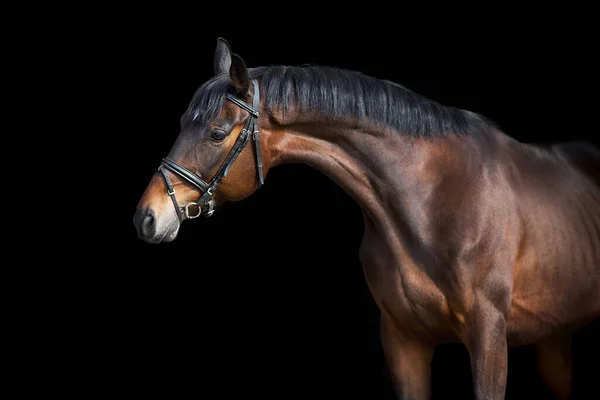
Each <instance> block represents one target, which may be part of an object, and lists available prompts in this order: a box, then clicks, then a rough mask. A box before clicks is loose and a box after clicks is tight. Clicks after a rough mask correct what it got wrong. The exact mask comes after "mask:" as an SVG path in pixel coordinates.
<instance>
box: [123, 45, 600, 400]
mask: <svg viewBox="0 0 600 400" xmlns="http://www.w3.org/2000/svg"><path fill="white" fill-rule="evenodd" d="M213 68H214V75H213V76H212V77H211V78H210V79H208V80H207V81H206V82H204V83H203V84H202V85H201V86H200V87H199V88H198V89H197V91H196V92H195V94H194V95H193V97H192V99H191V101H190V102H189V104H188V107H187V109H186V111H185V112H184V114H183V115H182V117H181V121H180V124H181V130H180V133H179V135H178V136H177V138H176V140H175V142H174V144H173V146H172V148H171V149H170V151H169V152H168V154H167V155H166V157H165V158H163V159H162V160H161V162H160V163H159V167H158V169H157V171H156V172H155V173H154V174H153V176H152V177H151V179H150V182H149V184H148V186H147V188H146V189H145V191H144V192H143V194H142V196H141V199H140V200H139V203H138V205H137V207H136V210H135V213H134V216H133V223H134V225H135V228H136V230H137V233H138V236H139V238H141V239H142V240H144V241H146V242H148V243H151V244H158V243H164V242H170V241H173V240H175V239H176V237H177V234H178V231H179V228H180V226H181V223H183V221H187V220H189V219H194V218H197V217H200V216H202V217H210V216H211V215H213V213H214V212H215V211H217V210H218V209H219V208H220V207H221V205H222V204H225V203H227V202H232V201H241V200H243V199H246V198H248V197H249V196H251V195H252V194H253V193H254V192H255V191H256V190H257V189H258V188H260V187H261V186H262V185H263V184H264V181H265V178H266V176H267V174H268V172H269V170H270V169H271V168H274V167H276V166H278V165H283V164H286V163H304V164H306V165H308V166H310V167H313V168H316V169H317V170H319V171H320V172H322V173H323V174H325V175H326V176H328V177H329V178H330V179H332V180H333V181H334V182H335V183H336V184H337V185H339V186H340V187H341V188H342V189H343V190H344V191H345V192H346V193H347V194H348V195H349V196H350V197H351V198H352V199H353V200H354V201H355V202H357V203H358V205H359V206H360V208H361V210H362V214H363V218H364V235H363V237H362V242H361V244H360V248H359V249H358V255H359V259H360V262H361V264H362V268H363V272H364V277H365V280H366V283H367V285H368V288H369V290H370V293H371V295H372V297H373V299H374V301H375V303H376V304H377V307H378V309H379V310H380V339H381V345H382V349H383V351H384V355H385V362H386V365H387V367H388V370H389V372H390V376H391V377H392V382H393V387H394V391H395V393H396V395H397V396H398V398H401V399H413V400H418V399H428V398H430V396H431V388H430V386H431V361H432V355H433V352H434V349H435V347H436V346H438V345H440V344H444V343H462V344H464V345H465V347H466V349H467V350H468V354H469V359H470V364H471V373H472V378H473V386H472V388H473V393H474V397H475V398H476V399H480V400H481V399H503V398H504V395H505V390H506V382H507V371H508V369H507V357H508V356H507V353H508V348H511V347H515V346H524V345H533V346H535V348H536V351H537V352H536V354H537V360H538V365H539V371H540V375H541V377H542V378H543V380H544V381H545V382H546V384H547V385H548V387H549V388H550V389H551V391H552V392H553V393H554V394H555V395H556V396H557V398H560V399H567V398H569V397H570V395H571V386H572V385H571V382H572V361H571V355H570V348H571V335H572V333H573V332H574V331H576V330H578V329H580V328H581V327H583V326H586V325H587V324H589V323H591V322H592V321H594V320H596V319H597V318H598V316H599V315H600V151H599V150H598V148H596V147H594V146H593V145H592V144H591V143H587V142H584V141H578V142H575V141H573V142H556V143H552V144H550V145H544V146H542V145H536V144H530V143H524V142H521V141H518V140H516V139H514V138H512V137H511V136H509V135H508V134H506V133H505V132H503V131H502V130H501V129H500V128H499V127H498V126H497V125H496V124H495V123H494V122H492V121H490V120H488V119H487V118H486V117H484V116H483V115H480V114H477V113H474V112H471V111H468V110H463V109H459V108H455V107H448V106H444V105H442V104H440V103H438V102H435V101H434V100H431V99H428V98H426V97H424V96H422V95H419V94H417V93H415V92H413V91H411V90H409V89H407V88H405V87H404V86H402V85H399V84H397V83H394V82H391V81H386V80H383V79H378V78H374V77H371V76H368V75H365V74H362V73H360V72H357V71H350V70H345V69H341V68H336V67H324V66H315V65H302V66H287V65H275V66H261V67H253V68H248V67H247V66H246V63H245V61H244V60H243V58H242V57H240V56H239V55H238V54H236V53H233V52H232V49H231V46H230V45H229V43H228V42H227V41H226V40H225V39H223V38H218V40H217V45H216V49H215V50H214V53H213ZM249 143H251V144H250V145H248V144H249Z"/></svg>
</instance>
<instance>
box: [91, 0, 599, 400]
mask: <svg viewBox="0 0 600 400" xmlns="http://www.w3.org/2000/svg"><path fill="white" fill-rule="evenodd" d="M232 8H233V6H232ZM236 11H237V13H236V14H235V15H229V16H227V18H225V17H223V15H227V14H223V11H221V14H219V15H214V14H211V13H209V12H208V11H206V12H202V11H199V10H190V11H189V12H188V11H186V10H180V11H179V13H180V14H179V15H175V16H173V17H172V18H170V17H166V16H164V15H162V14H161V10H160V9H154V10H152V11H151V12H148V10H135V12H132V13H127V14H126V15H121V14H120V13H118V12H116V11H115V13H114V14H110V16H109V17H108V18H107V19H106V21H105V23H101V24H99V27H98V30H97V34H96V35H95V36H94V39H93V42H94V45H97V46H96V48H98V49H99V50H98V51H97V52H91V53H90V56H91V58H90V60H89V61H90V63H92V64H94V66H95V67H96V68H97V70H98V71H99V75H98V76H96V77H95V78H92V77H90V81H92V82H94V85H95V88H96V89H97V90H98V92H101V93H103V95H105V96H106V98H105V99H104V98H103V100H105V101H104V102H103V106H104V108H103V109H102V110H101V112H102V115H103V116H105V117H106V118H103V119H102V121H99V122H98V123H99V124H100V125H101V126H102V133H101V138H102V142H103V143H105V144H107V145H108V146H109V147H110V148H111V149H113V150H114V149H116V153H117V154H114V155H113V154H109V155H108V156H107V157H108V158H109V159H108V160H107V159H106V158H105V161H106V163H107V164H105V165H108V164H110V162H111V161H114V160H111V159H110V158H111V157H114V159H116V158H117V157H119V160H120V164H119V168H114V164H113V168H112V171H111V172H107V177H108V178H109V180H110V179H114V178H115V177H117V178H118V180H119V185H118V188H119V190H118V192H119V194H118V195H115V196H112V197H111V196H110V195H109V196H108V198H107V199H103V200H102V204H103V206H104V207H107V208H110V209H111V210H116V213H115V214H116V215H117V216H118V218H117V221H116V225H115V224H110V225H111V226H110V227H107V228H106V232H105V233H104V234H103V236H102V238H101V239H100V240H99V246H98V247H97V249H96V250H95V252H94V253H93V254H94V256H95V257H97V258H98V259H99V260H101V261H103V263H102V267H93V268H91V273H90V270H88V271H87V272H86V279H88V280H87V282H88V283H89V286H88V287H93V288H94V293H95V296H93V298H94V300H93V301H92V303H91V306H90V307H87V316H88V318H89V320H90V321H92V322H91V325H90V326H89V330H85V332H84V333H85V334H90V335H91V336H90V337H94V338H96V337H97V338H99V340H96V339H94V340H91V342H92V343H93V344H92V345H91V347H92V348H93V351H92V352H91V353H89V355H88V356H86V357H87V359H88V361H89V360H90V359H91V360H92V362H93V363H94V362H95V361H97V365H102V367H101V368H99V372H98V373H97V374H95V378H100V379H99V380H98V379H95V380H94V382H95V383H94V384H93V385H90V386H88V387H87V389H86V391H89V392H95V391H98V390H104V391H108V392H113V391H114V392H117V391H118V393H120V394H125V395H130V396H136V397H148V396H151V395H158V396H159V397H164V398H184V397H185V398H188V397H192V396H194V397H198V396H200V397H201V398H239V397H241V396H243V397H245V398H247V397H250V396H258V397H260V398H278V399H279V398H296V397H302V398H314V397H321V396H322V397H324V398H347V397H348V396H356V397H360V398H362V399H390V400H391V399H393V398H394V395H393V392H392V387H391V381H390V378H389V376H388V372H387V367H386V366H385V364H384V360H383V353H382V351H381V347H380V344H379V312H378V310H377V308H376V306H375V304H374V302H373V301H372V299H371V296H370V293H369V292H368V289H367V287H366V283H365V281H364V278H363V274H362V269H361V266H360V264H359V260H358V246H359V243H360V240H361V235H362V228H363V221H362V215H361V212H360V209H359V207H358V205H357V204H356V203H354V202H353V201H352V200H351V199H350V198H349V197H348V196H347V195H346V194H345V193H344V192H343V191H342V190H341V189H340V188H339V187H337V186H336V185H335V184H334V183H333V182H331V181H330V180H328V179H327V178H326V177H324V176H323V175H322V174H320V173H319V172H318V171H315V170H313V169H310V168H309V167H306V166H303V165H289V166H281V167H277V168H276V169H274V170H272V171H270V173H269V175H268V176H267V178H266V185H265V186H264V187H263V188H261V189H260V190H259V191H257V192H256V193H255V194H254V195H252V196H251V197H250V198H248V199H246V200H244V201H242V202H240V203H235V204H229V205H227V206H225V207H223V208H222V209H220V210H219V212H217V213H216V214H215V216H214V217H212V218H210V219H198V220H194V221H190V222H186V223H185V224H184V225H183V226H182V228H181V230H180V233H179V236H178V238H177V240H176V241H175V242H173V243H168V244H160V245H148V244H145V243H143V242H142V241H141V240H139V239H138V238H137V235H136V232H135V229H134V227H133V224H132V217H133V213H134V211H135V207H136V204H137V202H138V200H139V198H140V196H141V195H142V193H143V191H144V189H145V187H146V185H147V184H148V182H149V180H150V178H151V176H152V174H153V173H154V172H155V171H156V168H157V167H158V163H159V161H160V159H161V157H162V156H164V155H165V154H166V153H167V152H168V150H169V149H170V147H171V145H172V144H173V142H174V140H175V138H176V137H177V135H178V129H179V118H180V116H181V114H182V113H183V112H184V111H185V108H186V107H187V104H188V102H189V100H190V99H191V96H192V95H193V93H194V91H195V90H196V89H197V88H198V86H200V85H201V84H202V82H204V81H205V80H206V79H208V78H209V77H210V76H211V74H212V68H213V64H212V62H213V52H214V48H215V45H216V40H217V37H219V36H222V37H224V38H225V39H227V40H228V41H229V43H230V45H231V46H232V48H233V51H234V52H236V53H238V54H240V55H241V56H242V57H243V58H244V59H245V61H246V64H247V65H248V66H249V67H252V66H259V65H271V64H288V65H295V64H305V63H310V64H320V65H330V66H337V67H343V68H348V69H354V70H359V71H361V72H363V73H366V74H368V75H372V76H375V77H378V78H382V79H389V80H392V81H395V82H398V83H401V84H403V85H405V86H407V87H408V88H409V89H411V90H413V91H416V92H418V93H421V94H423V95H425V96H427V97H429V98H431V99H433V100H437V101H439V102H441V103H442V104H445V105H451V106H457V107H460V108H464V109H468V110H471V111H474V112H478V113H481V114H483V115H485V116H486V117H488V118H490V119H491V120H493V121H495V122H496V123H497V124H498V125H499V126H500V127H501V128H502V129H503V130H504V131H505V132H506V133H507V134H509V135H511V136H513V137H515V138H517V139H519V140H522V141H555V140H567V139H588V140H592V141H595V142H596V143H599V140H598V136H597V133H598V126H597V123H596V122H597V110H596V109H597V103H598V102H597V91H598V79H597V71H598V67H599V64H598V61H596V59H595V56H596V54H595V52H596V50H597V42H596V40H595V39H594V36H595V34H597V30H596V29H595V28H592V26H591V25H588V21H587V20H586V19H585V15H586V12H585V11H581V12H580V13H577V14H576V15H575V16H573V17H572V18H571V17H570V16H566V15H558V14H560V13H558V12H557V15H554V16H553V17H552V18H547V17H544V16H541V15H537V17H536V16H533V17H531V18H523V19H517V18H515V19H508V18H507V19H499V22H492V20H491V19H489V18H488V16H489V15H488V14H484V18H482V19H481V20H477V19H475V18H473V20H471V19H469V18H467V22H466V23H462V22H461V23H458V22H456V23H454V22H453V21H450V22H447V23H446V24H443V25H440V24H438V23H437V22H436V23H433V22H432V21H431V20H429V19H428V18H426V16H424V15H422V14H416V15H414V16H411V15H410V14H404V15H401V16H398V17H397V18H395V17H394V18H391V19H390V20H384V19H381V18H380V17H382V14H385V13H386V12H385V10H382V11H380V12H379V14H376V15H374V16H372V17H370V16H366V15H360V14H361V13H357V15H356V16H354V17H352V18H349V17H340V16H337V17H335V16H332V17H324V16H322V17H320V18H317V17H316V15H319V13H317V12H315V13H314V14H313V15H312V16H310V17H306V19H300V18H299V19H298V20H289V19H288V18H287V13H285V12H283V11H281V12H280V13H278V14H277V13H276V17H273V16H269V17H267V16H266V15H265V12H266V11H265V10H264V9H262V8H259V9H256V10H254V11H255V13H254V14H253V12H254V11H253V10H252V8H251V7H250V6H249V7H248V8H247V9H246V10H245V11H244V12H241V11H240V9H236ZM185 14H189V15H185ZM359 17H360V18H359ZM558 17H561V19H559V20H556V18H558ZM409 20H412V22H416V23H414V24H412V25H410V26H408V21H409ZM236 21H237V22H236ZM209 22H210V23H212V24H211V25H209ZM475 22H477V24H476V23H475ZM83 24H84V25H85V22H84V23H83ZM234 27H235V28H234ZM84 82H85V81H84ZM110 193H111V192H109V194H110ZM99 222H100V223H103V222H104V221H99ZM115 243H116V244H117V246H116V247H115V246H114V244H115ZM81 290H82V291H86V290H87V289H86V286H85V285H83V286H82V289H81ZM598 332H599V329H598V326H597V324H596V325H595V326H592V327H590V328H588V329H585V330H583V331H582V332H580V333H578V334H577V336H576V340H575V343H574V354H575V391H576V392H577V394H578V396H579V397H578V398H598V396H599V393H600V392H599V387H598V385H597V382H596V380H597V378H598V369H599V368H598V357H599V353H598V351H597V349H596V347H595V346H594V340H593V339H594V338H595V337H597V336H598ZM432 380H433V397H434V399H441V398H450V397H452V398H471V397H472V394H471V386H470V385H471V377H470V367H469V359H468V354H467V352H466V350H465V349H464V347H463V346H460V345H444V346H440V347H439V348H438V349H437V350H436V353H435V356H434V360H433V377H432ZM117 388H118V389H117ZM548 396H549V394H548V392H547V390H546V389H545V387H544V385H543V384H542V382H541V380H540V378H539V376H538V375H537V372H536V369H535V358H534V352H533V350H532V349H531V348H527V347H525V348H519V349H513V350H510V352H509V377H508V394H507V398H509V399H530V398H549V397H548Z"/></svg>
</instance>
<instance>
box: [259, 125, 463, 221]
mask: <svg viewBox="0 0 600 400" xmlns="http://www.w3.org/2000/svg"><path fill="white" fill-rule="evenodd" d="M269 142H270V143H269V147H270V153H271V166H275V165H278V164H288V163H303V164H307V165H309V166H311V167H313V168H315V169H317V170H319V171H321V172H322V173H323V174H325V175H326V176H328V177H329V178H330V179H332V180H333V181H334V182H335V183H337V184H338V185H339V186H340V187H341V188H342V189H343V190H344V191H345V192H346V193H347V194H349V195H350V196H351V197H352V198H353V199H354V200H355V201H356V202H357V203H358V204H359V205H360V207H361V208H362V210H363V212H364V214H365V217H367V219H370V220H371V221H372V222H373V223H374V225H376V226H380V227H383V228H384V229H385V228H386V226H387V227H388V228H390V229H389V230H391V231H393V230H394V229H393V227H391V226H389V224H393V223H394V222H393V221H394V220H395V221H399V220H404V221H406V220H407V219H408V220H410V222H409V223H410V224H411V225H413V227H415V226H418V225H420V224H421V222H420V221H419V219H426V218H427V213H426V212H423V208H424V207H425V205H424V204H423V200H424V199H427V198H428V197H429V196H431V195H432V187H434V186H436V185H439V183H440V182H439V181H440V179H443V178H442V174H440V173H439V172H438V171H439V168H440V167H441V168H446V172H449V170H450V169H454V170H456V169H457V168H460V167H459V163H457V162H455V160H456V159H458V158H459V157H456V153H455V151H457V149H458V148H460V147H463V146H462V145H460V146H457V139H456V137H451V136H448V138H438V139H435V140H430V139H421V138H414V137H411V136H409V135H403V134H401V133H399V132H396V131H394V130H393V129H391V128H388V127H380V126H374V125H369V124H365V123H350V122H344V121H328V120H324V119H321V118H317V117H315V118H313V119H309V118H307V117H306V116H303V117H299V118H298V119H295V120H294V119H291V120H290V119H288V120H287V121H285V122H281V121H279V122H278V123H276V124H274V127H273V128H272V130H271V134H270V138H269ZM451 154H454V157H453V156H452V155H451ZM444 157H445V158H444ZM448 157H450V158H452V159H453V161H452V162H447V163H446V164H448V165H445V166H444V165H443V164H444V163H440V159H442V158H443V159H446V160H448ZM456 172H458V171H456ZM459 173H460V172H459ZM391 214H395V215H391ZM407 216H410V217H408V218H407Z"/></svg>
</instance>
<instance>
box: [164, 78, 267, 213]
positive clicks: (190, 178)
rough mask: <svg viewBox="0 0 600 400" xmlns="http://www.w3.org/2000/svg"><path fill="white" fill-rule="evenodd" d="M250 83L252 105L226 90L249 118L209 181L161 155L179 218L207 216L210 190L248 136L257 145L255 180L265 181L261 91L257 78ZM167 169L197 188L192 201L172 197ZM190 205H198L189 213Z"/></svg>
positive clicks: (211, 204) (210, 210)
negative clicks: (260, 130)
mask: <svg viewBox="0 0 600 400" xmlns="http://www.w3.org/2000/svg"><path fill="white" fill-rule="evenodd" d="M252 84H253V85H254V98H253V101H252V107H250V106H249V105H248V104H246V103H245V102H243V101H242V100H240V99H238V98H236V97H234V96H232V95H230V94H227V100H229V101H231V102H232V103H234V104H235V105H237V106H238V107H240V108H242V109H244V110H246V111H248V112H249V113H250V118H248V121H247V122H246V125H244V128H243V129H242V131H241V132H240V134H239V136H238V138H237V140H236V141H235V143H234V145H233V147H232V148H231V150H230V151H229V153H228V154H227V157H226V158H225V160H224V161H223V163H222V164H221V167H220V168H219V170H218V171H217V173H216V174H215V176H213V178H212V179H211V180H210V182H205V181H204V180H203V179H202V178H201V177H200V176H198V175H196V174H195V173H193V172H192V171H190V170H188V169H186V168H184V167H182V166H181V165H179V164H177V163H176V162H175V161H173V160H171V159H169V158H166V157H165V158H163V159H162V161H161V164H160V167H158V170H159V171H160V172H161V173H162V175H163V177H164V178H165V182H166V184H167V193H168V194H169V196H170V197H171V200H173V205H174V206H175V211H177V217H178V218H179V221H180V222H181V221H182V220H183V216H184V215H185V217H186V218H189V219H193V218H197V217H199V216H200V215H202V216H205V217H210V216H211V215H213V213H214V211H215V210H214V208H215V201H214V200H213V194H214V193H215V190H216V189H217V186H219V183H220V182H221V179H223V178H224V177H226V176H227V173H228V172H229V168H231V165H232V164H233V162H234V161H235V159H236V158H237V156H238V155H239V154H240V153H241V152H242V150H243V149H244V147H246V144H247V143H248V141H249V139H250V136H252V138H253V139H254V147H255V149H256V168H257V170H258V181H259V187H261V186H262V185H263V184H264V177H263V170H262V159H261V156H260V139H259V137H258V109H259V104H260V92H259V89H258V82H257V81H256V80H252ZM166 169H168V170H169V171H171V172H173V173H175V174H177V175H178V176H179V177H181V178H183V179H184V180H186V181H187V182H189V183H191V184H192V185H194V186H195V187H197V188H198V189H199V190H200V193H201V195H200V198H199V199H198V200H197V201H195V202H191V203H188V204H187V205H186V206H185V207H179V204H178V203H177V199H176V198H175V189H174V188H173V184H172V183H171V179H169V175H168V174H167V171H166ZM190 206H196V207H198V212H197V213H196V214H193V213H192V214H190Z"/></svg>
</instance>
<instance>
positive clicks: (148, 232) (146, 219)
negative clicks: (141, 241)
mask: <svg viewBox="0 0 600 400" xmlns="http://www.w3.org/2000/svg"><path fill="white" fill-rule="evenodd" d="M140 228H141V229H140V230H141V233H142V235H143V236H145V237H146V238H151V237H153V236H154V234H155V233H156V218H155V217H154V212H152V211H151V210H149V211H147V212H146V215H144V216H143V217H142V223H141V227H140Z"/></svg>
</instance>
